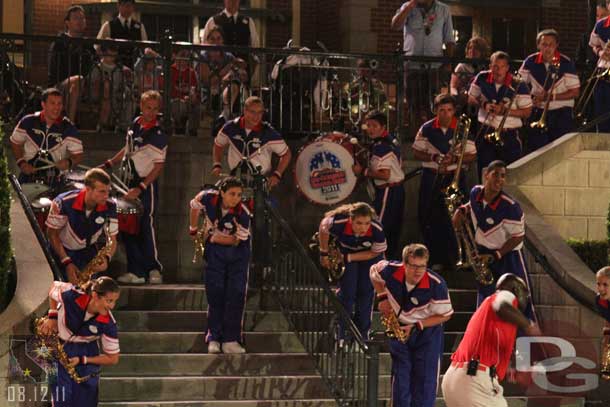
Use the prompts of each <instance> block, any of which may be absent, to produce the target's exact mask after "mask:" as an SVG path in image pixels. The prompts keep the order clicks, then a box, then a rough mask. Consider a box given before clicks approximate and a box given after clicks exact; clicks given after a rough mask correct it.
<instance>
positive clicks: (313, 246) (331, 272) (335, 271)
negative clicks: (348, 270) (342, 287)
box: [309, 232, 345, 282]
mask: <svg viewBox="0 0 610 407" xmlns="http://www.w3.org/2000/svg"><path fill="white" fill-rule="evenodd" d="M309 249H310V250H311V251H312V252H316V251H317V252H318V253H317V254H318V255H319V251H320V234H319V233H318V232H316V233H314V235H313V236H312V237H311V239H310V243H309ZM328 265H329V267H328V279H329V280H330V282H334V281H338V280H339V279H340V278H341V277H343V273H345V265H344V264H343V255H342V254H341V251H340V250H339V246H338V245H337V240H336V239H335V237H334V236H333V235H329V236H328Z"/></svg>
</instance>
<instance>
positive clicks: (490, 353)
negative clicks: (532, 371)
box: [451, 291, 518, 380]
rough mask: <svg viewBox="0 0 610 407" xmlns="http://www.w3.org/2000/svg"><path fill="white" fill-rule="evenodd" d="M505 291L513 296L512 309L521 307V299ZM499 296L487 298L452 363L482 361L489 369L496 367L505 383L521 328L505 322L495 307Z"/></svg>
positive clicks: (475, 315)
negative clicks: (519, 303)
mask: <svg viewBox="0 0 610 407" xmlns="http://www.w3.org/2000/svg"><path fill="white" fill-rule="evenodd" d="M505 292H507V293H509V294H510V295H511V296H512V306H513V307H515V308H517V307H518V301H517V298H516V297H515V296H514V295H513V294H512V293H510V292H508V291H505ZM498 293H499V292H496V293H494V294H493V295H491V296H489V297H487V298H486V299H485V301H483V303H482V304H481V306H480V307H479V309H477V311H476V312H475V313H474V315H473V316H472V318H471V319H470V322H468V326H467V327H466V332H465V333H464V338H462V342H460V345H459V346H458V348H457V350H456V351H455V353H454V354H453V355H451V360H453V361H456V362H468V361H470V360H471V359H473V358H478V359H479V362H480V363H481V364H483V365H485V366H487V367H489V366H496V370H497V373H498V379H499V380H502V379H504V375H506V369H507V368H508V363H509V362H510V358H511V355H512V353H513V348H514V346H515V339H516V337H517V326H516V325H513V324H511V323H508V322H506V321H503V320H502V319H500V317H499V316H498V315H497V314H496V312H495V311H494V309H493V307H492V305H493V302H494V300H495V299H496V297H497V296H498Z"/></svg>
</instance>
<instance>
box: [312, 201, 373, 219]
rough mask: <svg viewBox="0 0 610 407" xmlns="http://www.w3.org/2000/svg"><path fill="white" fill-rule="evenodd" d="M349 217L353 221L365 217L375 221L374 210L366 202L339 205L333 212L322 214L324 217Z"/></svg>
mask: <svg viewBox="0 0 610 407" xmlns="http://www.w3.org/2000/svg"><path fill="white" fill-rule="evenodd" d="M340 214H341V215H349V217H350V218H352V219H354V218H357V217H360V216H366V217H369V218H371V219H375V220H376V219H377V214H376V213H375V209H373V207H372V206H371V205H369V204H367V203H366V202H354V203H349V204H345V205H341V206H339V207H337V208H335V209H333V210H330V211H328V212H326V213H325V214H324V216H325V217H328V216H335V215H340Z"/></svg>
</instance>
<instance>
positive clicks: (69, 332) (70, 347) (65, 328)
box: [49, 281, 120, 407]
mask: <svg viewBox="0 0 610 407" xmlns="http://www.w3.org/2000/svg"><path fill="white" fill-rule="evenodd" d="M49 297H50V298H51V299H53V300H54V301H56V302H57V306H58V310H57V311H58V315H57V328H58V334H59V338H60V339H61V341H62V342H63V345H64V350H65V351H66V353H67V355H68V357H75V356H87V357H92V356H98V355H99V354H100V349H99V347H98V341H99V342H100V343H101V345H102V349H103V352H104V353H105V354H108V355H115V354H118V353H120V348H119V337H118V331H117V325H116V321H115V319H114V317H113V316H112V313H110V311H108V314H107V315H99V314H95V315H94V314H89V313H88V312H87V306H88V305H89V302H90V301H91V297H90V296H89V295H88V294H86V293H85V292H84V291H81V290H80V289H79V288H77V287H75V286H73V285H71V284H69V283H62V282H59V281H56V282H55V283H54V284H53V287H52V288H51V291H50V292H49ZM76 372H77V374H78V375H79V376H81V377H83V376H87V375H91V377H90V378H89V379H88V380H87V381H85V382H83V383H80V384H77V383H76V382H75V381H74V380H72V378H71V377H70V375H69V374H68V372H67V371H66V370H65V368H64V367H63V366H62V365H61V364H60V363H58V364H57V382H56V383H54V384H52V385H51V394H52V395H53V397H56V399H55V400H53V406H54V407H74V406H78V407H95V406H97V401H98V384H99V380H100V378H99V372H100V366H99V365H96V364H93V363H88V364H86V365H83V364H79V365H77V366H76Z"/></svg>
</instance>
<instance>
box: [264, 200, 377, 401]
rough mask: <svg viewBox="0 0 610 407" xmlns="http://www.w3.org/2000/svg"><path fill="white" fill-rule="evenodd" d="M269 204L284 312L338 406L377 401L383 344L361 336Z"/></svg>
mask: <svg viewBox="0 0 610 407" xmlns="http://www.w3.org/2000/svg"><path fill="white" fill-rule="evenodd" d="M265 209H266V212H267V214H268V215H269V219H270V222H271V227H272V230H273V235H274V236H273V239H272V240H273V247H274V256H273V267H272V269H273V272H272V274H271V276H269V279H270V280H271V281H270V282H271V285H272V290H273V291H272V292H273V294H274V297H275V298H276V299H277V300H278V301H279V303H280V305H281V308H282V311H283V313H284V315H285V316H286V317H287V319H288V321H289V323H290V324H291V326H292V328H293V329H294V331H295V333H296V334H297V335H298V337H299V339H300V340H301V342H302V343H303V346H304V347H305V349H306V351H307V352H308V353H309V354H310V355H311V356H312V357H313V358H314V359H315V362H316V366H317V368H318V371H319V372H320V374H321V375H322V377H323V379H324V380H325V382H326V383H327V385H328V388H329V390H330V393H331V394H330V395H331V396H332V397H333V398H335V399H336V400H337V403H338V404H339V405H340V406H363V407H364V406H366V407H374V406H377V405H378V404H377V403H378V388H379V348H380V344H379V343H377V342H375V341H365V340H364V339H363V338H362V336H361V335H360V333H359V332H358V329H357V328H356V326H355V325H354V323H353V322H352V320H351V319H350V316H349V315H348V313H347V312H346V311H345V309H344V308H343V306H342V305H341V303H340V302H339V300H338V299H337V296H336V295H335V293H334V292H333V291H332V290H331V287H330V286H329V285H328V282H327V281H326V279H325V277H324V276H323V275H322V273H321V272H320V271H319V269H318V268H317V266H316V265H315V264H314V262H313V261H312V260H311V258H310V257H309V255H308V253H307V251H306V249H305V248H304V247H303V245H302V244H301V243H300V242H299V240H298V238H297V236H296V235H295V234H294V232H293V231H292V229H291V228H290V227H289V226H288V223H287V222H286V221H285V220H284V219H283V218H282V216H281V215H280V213H279V211H278V210H277V209H276V208H274V207H273V205H272V204H271V203H270V202H269V201H266V208H265ZM341 330H342V331H341ZM320 396H321V397H323V395H320Z"/></svg>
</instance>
